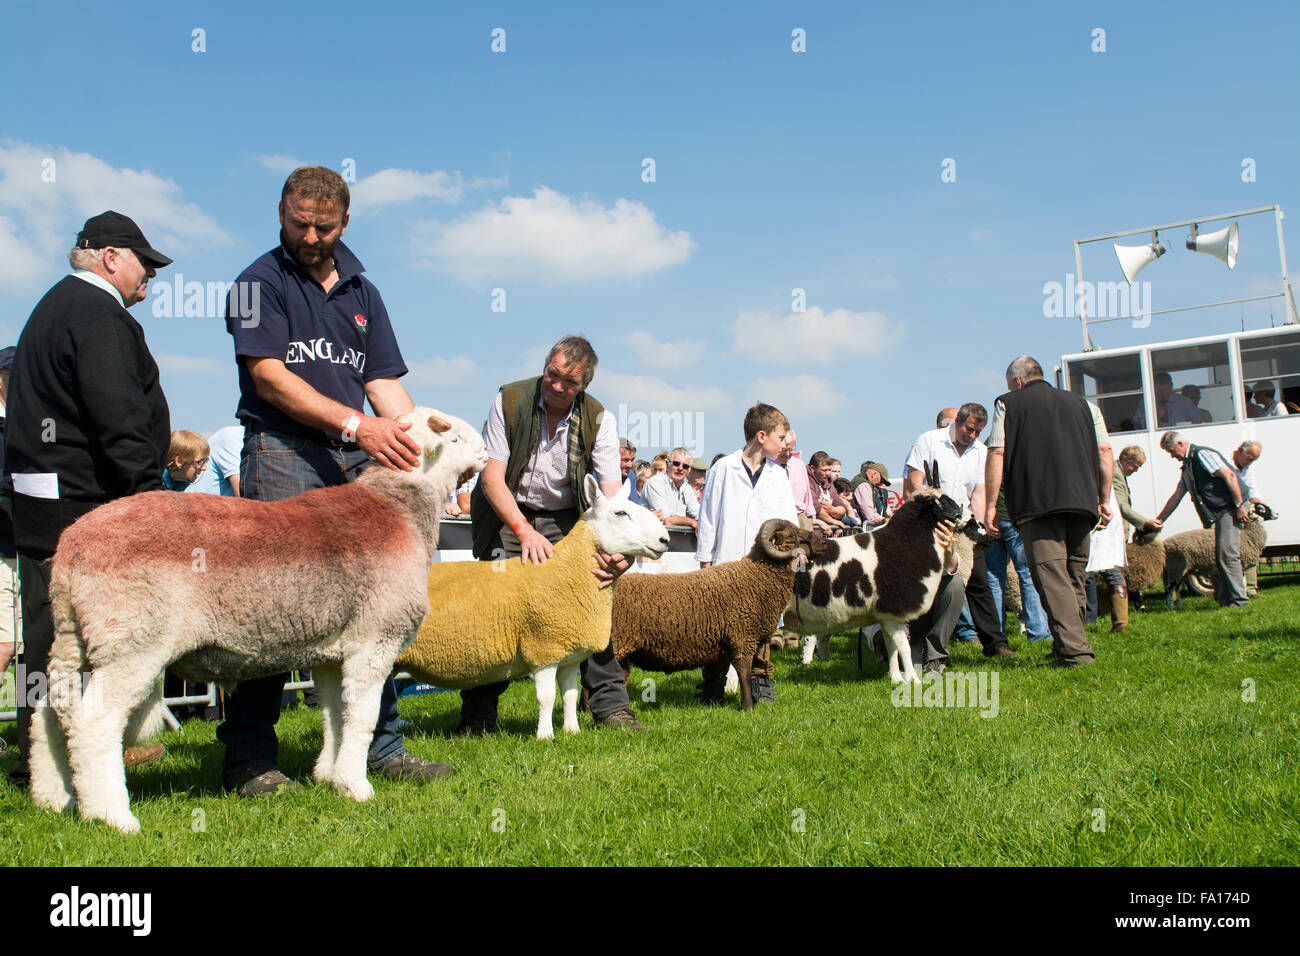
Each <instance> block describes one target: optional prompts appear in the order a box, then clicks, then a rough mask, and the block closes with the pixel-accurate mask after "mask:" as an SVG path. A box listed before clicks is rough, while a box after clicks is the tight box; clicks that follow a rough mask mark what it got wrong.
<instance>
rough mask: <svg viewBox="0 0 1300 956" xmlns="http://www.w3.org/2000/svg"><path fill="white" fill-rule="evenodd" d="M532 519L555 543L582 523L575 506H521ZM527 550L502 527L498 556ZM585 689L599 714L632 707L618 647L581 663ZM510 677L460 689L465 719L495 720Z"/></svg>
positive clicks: (514, 555)
mask: <svg viewBox="0 0 1300 956" xmlns="http://www.w3.org/2000/svg"><path fill="white" fill-rule="evenodd" d="M520 510H521V511H522V512H523V515H524V517H525V518H526V519H527V520H528V523H529V524H530V525H532V526H533V530H535V531H536V532H537V533H538V534H540V535H542V537H544V538H546V540H547V541H549V542H551V544H559V543H560V540H561V539H562V538H563V537H564V536H565V535H566V534H568V533H569V532H570V531H571V530H573V526H574V525H575V524H577V523H578V512H577V510H576V509H574V508H566V509H564V510H563V511H534V510H533V509H532V508H521V509H520ZM522 553H523V549H522V547H521V546H520V544H519V539H518V538H517V537H515V535H514V533H513V532H512V531H511V530H510V529H509V528H502V529H501V548H500V551H499V553H498V554H497V555H494V556H495V557H504V558H505V559H506V560H513V559H515V558H518V557H519V556H520V555H521V554H522ZM580 671H581V674H582V689H583V690H584V691H586V692H587V706H588V707H590V708H591V712H592V714H593V715H594V716H596V717H603V716H604V715H606V714H612V713H614V712H615V711H619V710H630V709H631V707H630V705H629V703H628V698H627V685H626V684H624V683H623V668H622V667H621V666H619V663H618V659H617V658H615V657H614V649H613V648H612V647H606V648H605V649H604V650H603V651H600V652H598V653H596V654H592V655H591V656H590V657H588V658H587V659H586V660H585V661H583V662H582V664H581V666H580ZM509 684H510V682H509V681H499V682H497V683H495V684H484V685H483V686H481V687H468V688H466V689H465V690H462V691H461V692H460V705H461V719H463V720H482V721H487V720H495V719H496V716H497V702H498V700H499V699H500V697H501V694H502V693H503V692H504V691H505V689H506V687H508V686H509Z"/></svg>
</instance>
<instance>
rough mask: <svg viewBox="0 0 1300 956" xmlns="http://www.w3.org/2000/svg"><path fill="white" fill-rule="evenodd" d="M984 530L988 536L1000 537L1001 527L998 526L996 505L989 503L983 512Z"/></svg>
mask: <svg viewBox="0 0 1300 956" xmlns="http://www.w3.org/2000/svg"><path fill="white" fill-rule="evenodd" d="M984 530H985V531H987V532H988V533H989V537H990V538H1000V537H1002V529H1001V528H999V527H998V506H997V505H996V504H991V505H989V506H988V508H987V509H986V510H985V512H984Z"/></svg>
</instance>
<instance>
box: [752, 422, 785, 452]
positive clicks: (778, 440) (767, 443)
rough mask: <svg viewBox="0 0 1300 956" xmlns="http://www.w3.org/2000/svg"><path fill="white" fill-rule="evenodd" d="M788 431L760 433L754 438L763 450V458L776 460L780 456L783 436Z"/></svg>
mask: <svg viewBox="0 0 1300 956" xmlns="http://www.w3.org/2000/svg"><path fill="white" fill-rule="evenodd" d="M789 431H790V430H789V429H788V428H778V429H777V430H776V431H774V432H762V431H761V432H759V433H758V434H757V435H755V436H754V437H755V438H757V439H758V443H759V445H760V446H761V447H762V449H763V457H764V458H776V457H778V456H779V455H780V454H781V448H782V446H784V445H785V436H786V434H787V433H788V432H789Z"/></svg>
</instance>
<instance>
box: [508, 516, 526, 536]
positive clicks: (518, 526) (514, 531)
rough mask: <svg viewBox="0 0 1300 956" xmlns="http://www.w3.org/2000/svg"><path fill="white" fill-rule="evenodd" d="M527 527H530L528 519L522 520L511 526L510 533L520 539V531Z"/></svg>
mask: <svg viewBox="0 0 1300 956" xmlns="http://www.w3.org/2000/svg"><path fill="white" fill-rule="evenodd" d="M526 527H528V519H527V518H520V519H519V520H518V521H516V522H515V523H514V524H512V525H511V526H510V533H511V534H513V535H514V536H515V537H516V538H517V537H519V532H520V530H521V529H523V528H526Z"/></svg>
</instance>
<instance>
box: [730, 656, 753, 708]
mask: <svg viewBox="0 0 1300 956" xmlns="http://www.w3.org/2000/svg"><path fill="white" fill-rule="evenodd" d="M731 666H732V667H734V668H735V669H736V676H737V677H739V678H740V706H741V708H742V709H743V710H753V709H754V689H753V688H752V687H750V686H749V673H750V670H751V669H752V667H753V655H752V654H751V655H750V656H749V657H737V658H735V659H733V660H732V662H731Z"/></svg>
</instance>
